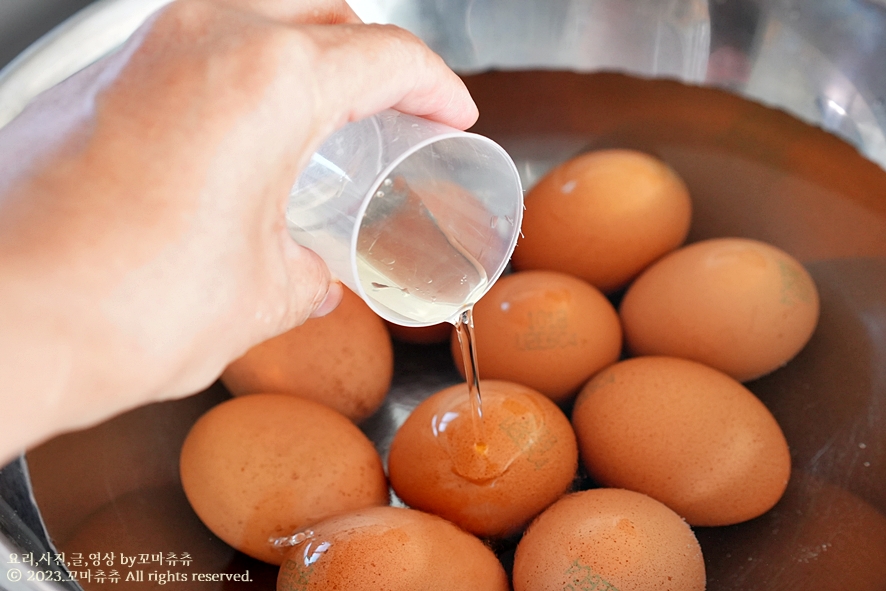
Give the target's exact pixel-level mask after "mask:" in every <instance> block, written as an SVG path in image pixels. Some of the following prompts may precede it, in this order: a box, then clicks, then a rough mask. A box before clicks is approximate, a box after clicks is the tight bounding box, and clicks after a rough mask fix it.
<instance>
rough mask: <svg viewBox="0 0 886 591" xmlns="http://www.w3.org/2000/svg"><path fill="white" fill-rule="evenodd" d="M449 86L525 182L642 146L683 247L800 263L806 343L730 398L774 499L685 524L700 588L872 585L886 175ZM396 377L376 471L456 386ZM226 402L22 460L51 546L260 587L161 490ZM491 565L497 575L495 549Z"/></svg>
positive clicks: (661, 120)
mask: <svg viewBox="0 0 886 591" xmlns="http://www.w3.org/2000/svg"><path fill="white" fill-rule="evenodd" d="M466 82H467V83H468V86H469V87H470V89H471V91H472V93H473V94H474V97H475V99H476V100H477V102H478V104H479V106H480V112H481V119H480V121H479V123H478V124H477V126H476V127H475V129H474V131H477V132H478V133H481V134H484V135H488V136H490V137H491V138H493V139H495V140H496V141H498V142H499V143H501V144H502V145H503V146H504V147H505V148H506V149H507V150H508V151H509V152H510V153H511V155H512V156H513V157H514V159H515V161H516V162H517V164H518V168H519V169H520V172H521V175H522V176H523V181H524V184H525V186H527V187H530V186H532V184H533V183H534V182H535V181H537V180H538V178H539V177H540V176H541V175H543V174H544V173H545V172H546V171H547V170H549V169H550V168H551V167H552V166H553V165H555V164H557V163H559V162H561V161H563V160H565V159H567V158H569V157H570V156H573V155H575V154H578V153H580V152H583V151H587V150H592V149H598V148H611V147H624V148H634V149H638V150H642V151H645V152H648V153H651V154H653V155H655V156H657V157H659V158H661V159H662V160H664V161H665V162H667V163H668V164H669V165H670V166H672V167H673V168H674V169H675V170H676V171H677V172H678V173H679V174H680V175H681V176H682V177H683V178H684V179H685V181H686V183H687V185H688V186H689V189H690V192H691V195H692V199H693V207H694V222H693V226H692V230H691V233H690V240H691V241H695V240H700V239H705V238H710V237H715V236H745V237H750V238H756V239H760V240H764V241H767V242H770V243H772V244H774V245H776V246H778V247H780V248H782V249H784V250H786V251H787V252H789V253H791V254H792V255H794V256H795V257H797V258H798V259H799V260H800V261H801V262H803V263H804V265H805V266H806V267H807V269H808V270H809V271H810V273H811V274H812V276H813V278H814V279H815V281H816V284H817V286H818V288H819V291H820V294H821V301H822V304H821V306H822V308H821V319H820V322H819V325H818V328H817V330H816V332H815V334H814V335H813V337H812V340H811V341H810V343H809V344H808V345H807V346H806V348H805V349H804V350H803V351H802V352H801V353H800V355H799V356H798V357H797V358H796V359H794V360H793V361H792V362H790V363H789V364H788V365H787V366H785V367H784V368H782V369H780V370H778V371H776V372H774V373H772V374H770V375H768V376H766V377H764V378H761V379H758V380H756V381H753V382H750V383H748V384H747V385H748V387H749V388H750V389H751V390H752V391H753V392H754V393H755V394H756V395H757V396H758V397H760V399H761V400H762V401H763V402H764V403H765V404H766V405H767V406H768V407H769V409H770V410H771V411H772V413H773V414H774V415H775V417H776V418H777V420H778V421H779V423H780V425H781V427H782V429H783V430H784V432H785V435H786V437H787V440H788V443H789V445H790V449H791V457H792V461H793V468H794V472H793V475H792V479H791V484H790V485H789V488H788V492H787V494H786V495H785V497H784V498H783V500H782V501H781V502H780V503H779V504H778V505H776V507H775V508H774V509H773V510H772V511H770V512H769V513H767V514H766V515H764V516H762V517H760V518H757V519H755V520H752V521H750V522H747V523H744V524H740V525H737V526H731V527H724V528H696V534H697V535H698V537H699V540H700V542H701V544H702V548H703V551H704V554H705V561H706V566H707V570H708V589H711V590H712V591H719V590H726V589H742V590H750V589H767V590H772V589H785V590H786V589H797V590H800V589H810V588H816V589H823V590H824V589H833V590H838V589H840V590H844V589H853V590H859V591H863V590H868V589H870V590H875V589H886V516H884V513H886V429H884V425H886V171H883V170H882V169H881V168H879V167H878V166H877V165H875V164H873V163H871V162H870V161H868V160H865V159H864V158H862V157H861V156H860V155H859V154H858V152H857V151H856V150H855V149H854V148H852V147H850V146H849V145H847V144H845V143H844V142H842V141H840V140H838V139H836V138H835V137H833V136H831V135H829V134H827V133H825V132H823V131H821V130H818V129H815V128H812V127H810V126H808V125H806V124H804V123H800V122H798V121H797V120H795V119H793V118H791V117H790V116H788V115H786V114H784V113H782V112H779V111H775V110H772V109H769V108H766V107H763V106H760V105H757V104H753V103H750V102H748V101H745V100H743V99H740V98H737V97H735V96H733V95H729V94H726V93H723V92H721V91H717V90H712V89H704V88H697V87H689V86H685V85H683V84H679V83H676V82H670V81H650V80H641V79H637V78H631V77H628V76H623V75H618V74H607V73H598V74H574V73H566V72H490V73H485V74H478V75H475V76H470V77H467V78H466ZM396 368H397V369H396V375H395V380H394V385H393V387H392V390H391V392H390V394H389V396H388V400H387V402H386V403H385V405H384V407H383V408H382V409H381V410H380V411H379V412H378V413H376V415H374V416H373V417H371V418H370V419H368V420H367V421H365V422H364V423H363V425H362V427H363V429H364V431H365V432H366V433H367V434H368V435H369V436H370V437H371V438H372V439H373V440H374V441H375V442H376V444H377V445H378V447H379V450H380V451H381V452H382V453H383V455H385V454H386V452H387V447H388V445H389V442H390V439H391V437H392V436H393V433H394V431H395V430H396V428H397V426H398V425H399V424H401V423H402V422H403V420H404V419H405V417H406V415H407V414H408V412H409V410H411V408H413V407H414V406H415V405H416V404H417V403H418V401H420V400H421V399H423V398H424V397H426V396H427V395H429V394H431V393H433V392H435V391H436V390H438V389H440V388H443V387H445V386H448V385H450V384H452V383H455V382H457V381H459V379H460V378H459V376H458V374H457V372H456V371H455V369H454V367H453V365H452V361H451V358H450V354H449V348H448V345H442V346H405V345H398V346H397V348H396ZM480 372H481V375H482V367H481V368H480ZM226 397H227V393H226V392H225V391H224V390H223V389H222V388H221V387H220V386H218V385H216V386H214V387H213V388H212V389H210V390H208V391H207V392H204V393H201V394H199V395H196V396H194V397H191V398H189V399H186V400H182V401H176V402H169V403H164V404H159V405H153V406H150V407H146V408H142V409H138V410H136V411H133V412H132V413H129V414H128V415H124V416H121V417H118V418H116V419H114V420H112V421H110V422H109V423H107V424H104V425H101V426H98V427H96V428H93V429H90V430H87V431H84V432H80V433H75V434H70V435H66V436H63V437H60V438H57V439H55V440H53V441H51V442H49V443H47V444H46V445H44V446H42V447H40V448H38V449H35V450H33V451H32V452H30V453H29V454H28V461H29V464H30V468H31V471H32V476H33V481H34V490H35V495H36V497H37V500H38V504H39V505H40V507H41V509H42V511H43V513H44V518H45V520H46V524H47V527H48V529H49V532H50V534H51V535H52V537H53V538H54V540H55V541H56V542H57V544H58V546H59V549H60V550H63V551H66V552H68V553H69V556H70V554H71V553H75V552H81V553H83V554H84V555H88V554H89V553H97V552H102V553H109V552H117V553H124V552H126V553H128V554H129V555H139V554H145V553H148V554H150V555H151V556H150V557H148V559H146V562H145V563H143V564H140V565H133V566H129V567H127V566H122V565H116V566H115V567H114V568H116V570H117V571H118V574H119V575H120V577H121V580H120V581H119V582H117V583H115V584H113V585H110V586H109V588H114V589H124V588H127V587H131V588H133V589H146V588H153V587H152V586H151V585H154V586H157V587H158V588H159V587H160V586H162V585H160V583H159V581H158V580H157V579H156V578H155V580H154V581H153V582H151V581H148V580H146V579H144V580H142V581H134V582H130V583H129V584H127V583H126V581H125V578H126V576H127V574H128V573H129V572H131V571H134V570H142V571H143V573H150V572H154V573H165V572H167V571H169V572H173V571H175V572H178V571H181V572H189V573H190V572H198V573H200V572H203V573H211V572H229V573H235V574H236V573H243V572H245V571H247V570H248V571H249V572H250V578H251V579H253V581H254V582H253V583H252V584H251V585H250V584H248V583H221V582H216V583H203V584H201V585H202V586H199V587H198V586H196V584H194V585H195V586H191V585H190V584H189V585H188V586H187V587H184V586H183V588H189V589H190V588H195V589H196V588H207V589H226V588H237V589H247V588H256V589H268V588H273V581H274V579H275V577H276V571H275V569H274V568H273V567H270V566H267V565H262V564H260V563H258V562H255V561H253V560H251V559H247V558H246V557H243V556H241V555H237V554H235V553H234V552H233V551H232V550H230V549H229V548H227V547H226V546H225V545H224V544H223V543H221V542H220V541H218V540H217V539H215V538H214V537H213V536H212V535H211V534H210V533H209V532H208V530H206V529H205V528H203V526H202V525H201V524H200V523H199V521H198V520H197V519H196V517H195V516H194V515H193V513H192V512H191V511H190V508H189V507H188V506H187V501H186V500H185V499H184V497H183V495H182V494H181V490H180V485H179V483H178V469H177V462H178V451H179V447H180V445H181V441H182V440H183V438H184V435H185V433H186V432H187V429H188V428H189V426H190V425H191V424H192V423H193V421H194V420H195V419H196V417H197V416H199V414H200V413H201V412H203V411H204V410H205V409H206V408H208V407H210V406H212V405H213V404H216V403H218V402H219V401H221V400H223V399H225V398H226ZM582 485H583V486H590V483H588V482H586V481H583V482H582ZM157 553H162V554H164V555H166V556H168V555H169V554H170V553H172V554H176V555H178V556H180V555H181V554H182V553H188V554H189V555H190V556H191V557H192V559H193V560H192V563H191V564H190V565H183V564H168V563H167V564H164V563H163V562H162V561H157V560H153V561H152V557H153V556H156V554H157ZM501 553H502V557H503V560H504V561H505V562H506V563H507V557H508V554H509V549H508V548H507V547H505V548H503V549H502V551H501ZM85 568H87V567H84V570H85ZM71 570H76V567H74V566H72V567H71ZM92 570H93V572H94V571H95V567H92ZM109 570H111V569H110V568H107V567H106V568H105V571H109ZM144 576H145V577H146V578H147V574H144ZM108 585H109V582H108V581H105V582H104V583H99V582H97V581H93V582H88V581H84V582H83V586H84V588H85V589H103V588H105V586H108Z"/></svg>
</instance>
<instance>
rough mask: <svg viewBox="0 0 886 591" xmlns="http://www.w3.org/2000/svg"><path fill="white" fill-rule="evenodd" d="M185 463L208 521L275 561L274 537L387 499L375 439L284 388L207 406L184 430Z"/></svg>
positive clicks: (232, 540)
mask: <svg viewBox="0 0 886 591" xmlns="http://www.w3.org/2000/svg"><path fill="white" fill-rule="evenodd" d="M180 472H181V480H182V486H183V487H184V490H185V494H186V495H187V497H188V501H190V503H191V506H192V507H193V508H194V511H195V512H196V513H197V515H198V516H199V517H200V519H201V520H202V521H203V523H205V524H206V526H207V527H208V528H209V529H210V530H212V531H213V533H215V534H216V535H217V536H218V537H220V538H221V539H222V540H224V541H225V542H227V543H228V544H230V545H231V546H233V547H234V548H237V549H238V550H240V551H241V552H244V553H245V554H248V555H250V556H252V557H254V558H258V559H259V560H263V561H265V562H269V563H271V564H280V562H281V561H282V560H283V553H282V552H281V551H279V550H278V549H276V548H274V547H273V546H272V544H271V543H270V542H269V540H270V539H271V538H277V537H281V536H289V535H291V534H292V533H294V532H297V531H299V530H301V529H303V528H305V527H307V526H310V525H311V524H313V523H316V522H317V521H319V520H321V519H323V518H325V517H329V516H331V515H334V514H336V513H340V512H343V511H349V510H353V509H359V508H362V507H368V506H373V505H386V504H388V502H389V492H388V486H387V481H386V479H385V474H384V469H383V467H382V462H381V458H380V457H379V455H378V452H376V450H375V447H373V445H372V443H371V442H370V441H369V439H368V438H367V437H366V436H365V435H364V434H363V433H362V432H361V431H360V430H359V429H358V428H357V427H356V426H355V425H354V424H353V423H352V422H351V421H349V420H348V419H347V417H345V416H343V415H342V414H340V413H338V412H336V411H334V410H332V409H331V408H329V407H327V406H324V405H322V404H319V403H317V402H313V401H311V400H306V399H302V398H297V397H294V396H287V395H285V394H253V395H250V396H243V397H240V398H234V399H232V400H228V401H226V402H223V403H221V404H219V405H218V406H215V407H213V408H212V409H210V410H209V411H208V412H207V413H206V414H204V415H203V416H202V417H200V419H198V420H197V422H196V423H195V424H194V426H193V427H192V428H191V430H190V432H189V433H188V436H187V438H186V439H185V442H184V445H183V446H182V451H181V461H180Z"/></svg>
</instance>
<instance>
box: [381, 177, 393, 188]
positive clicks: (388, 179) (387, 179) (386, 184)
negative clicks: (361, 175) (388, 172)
mask: <svg viewBox="0 0 886 591" xmlns="http://www.w3.org/2000/svg"><path fill="white" fill-rule="evenodd" d="M393 184H394V181H392V180H391V179H390V178H386V179H385V180H384V181H383V182H382V186H385V187H390V186H391V185H393Z"/></svg>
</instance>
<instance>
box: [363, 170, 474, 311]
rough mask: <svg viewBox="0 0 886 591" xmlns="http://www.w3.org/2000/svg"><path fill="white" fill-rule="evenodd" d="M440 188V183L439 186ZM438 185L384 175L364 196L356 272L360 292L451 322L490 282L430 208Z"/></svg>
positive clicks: (439, 199) (436, 197)
mask: <svg viewBox="0 0 886 591" xmlns="http://www.w3.org/2000/svg"><path fill="white" fill-rule="evenodd" d="M443 190H444V191H445V189H443ZM440 191H441V189H440V187H438V186H430V185H429V186H427V187H419V188H413V187H411V186H410V185H409V184H407V182H406V180H405V179H404V178H403V177H402V176H394V177H392V178H388V179H386V180H385V181H384V182H383V183H382V184H381V186H380V187H379V189H378V191H377V193H376V194H375V196H374V197H373V198H372V200H371V201H370V202H369V205H368V207H367V209H366V213H365V215H364V217H363V221H362V223H361V225H360V232H359V234H358V237H357V274H358V280H359V281H360V284H361V286H362V287H363V290H364V291H365V293H366V294H367V295H368V296H369V297H371V298H372V299H374V300H376V301H377V302H378V303H380V304H382V305H384V306H386V307H388V308H390V309H391V310H394V311H395V312H398V313H399V314H402V315H403V316H406V317H408V318H411V319H413V320H416V321H420V322H441V321H443V320H448V321H450V322H454V321H455V319H456V317H457V316H458V314H459V312H460V311H462V310H463V309H464V308H465V307H466V306H469V305H471V304H473V303H474V301H476V299H478V298H479V296H480V295H481V294H483V293H484V290H485V288H486V286H487V284H488V283H489V277H488V276H487V273H486V270H485V269H484V268H483V266H482V265H481V264H480V263H479V262H477V261H476V260H475V259H474V258H473V257H472V256H471V255H470V254H469V253H468V251H467V249H466V248H465V247H464V246H463V245H462V244H461V243H460V242H459V240H458V239H456V238H455V237H454V236H453V235H452V232H451V231H449V230H448V229H447V227H446V224H445V223H442V222H441V220H440V219H438V216H435V215H434V213H432V211H431V210H430V209H429V207H428V204H427V203H426V200H427V201H428V202H429V203H434V202H442V201H443V200H445V199H446V195H441V194H440Z"/></svg>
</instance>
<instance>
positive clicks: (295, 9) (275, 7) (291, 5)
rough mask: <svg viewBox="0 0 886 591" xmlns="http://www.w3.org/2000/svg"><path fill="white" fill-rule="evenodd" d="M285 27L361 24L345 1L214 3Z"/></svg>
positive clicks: (223, 0) (235, 0)
mask: <svg viewBox="0 0 886 591" xmlns="http://www.w3.org/2000/svg"><path fill="white" fill-rule="evenodd" d="M216 1H217V2H218V3H219V4H224V5H227V6H230V7H232V8H237V9H239V10H244V11H248V12H254V13H256V14H260V15H262V16H264V17H266V18H269V19H272V20H275V21H279V22H282V23H287V24H292V25H295V24H313V25H323V24H326V25H338V24H358V23H362V22H363V21H361V20H360V17H358V16H357V13H355V12H354V11H353V10H352V9H351V7H350V5H348V3H347V2H346V1H345V0H216Z"/></svg>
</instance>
